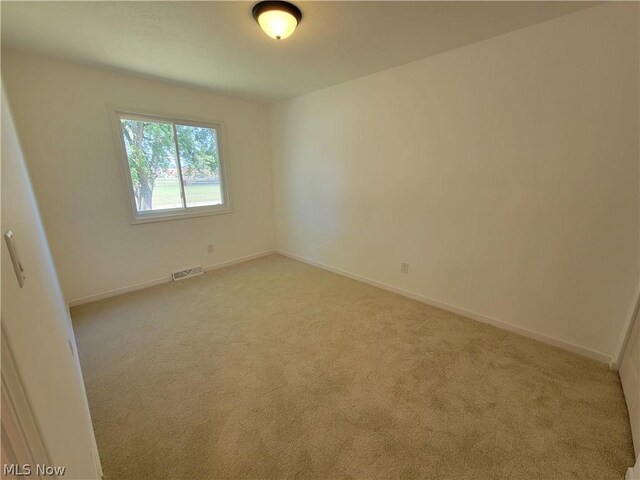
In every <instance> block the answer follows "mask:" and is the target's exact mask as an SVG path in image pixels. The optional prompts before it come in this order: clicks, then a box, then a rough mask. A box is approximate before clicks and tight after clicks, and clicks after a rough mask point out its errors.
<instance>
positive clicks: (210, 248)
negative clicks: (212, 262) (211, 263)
mask: <svg viewBox="0 0 640 480" xmlns="http://www.w3.org/2000/svg"><path fill="white" fill-rule="evenodd" d="M207 252H209V253H213V243H210V244H209V245H207Z"/></svg>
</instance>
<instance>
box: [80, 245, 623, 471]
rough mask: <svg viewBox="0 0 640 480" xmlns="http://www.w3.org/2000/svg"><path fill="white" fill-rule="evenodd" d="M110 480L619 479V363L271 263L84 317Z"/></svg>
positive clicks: (153, 292)
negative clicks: (612, 368) (616, 368)
mask: <svg viewBox="0 0 640 480" xmlns="http://www.w3.org/2000/svg"><path fill="white" fill-rule="evenodd" d="M72 315H73V320H74V325H75V332H76V335H77V340H78V347H79V350H80V357H81V363H82V369H83V373H84V377H85V382H86V386H87V391H88V395H89V403H90V406H91V413H92V416H93V422H94V426H95V431H96V435H97V439H98V447H99V450H100V456H101V459H102V465H103V468H104V473H105V479H107V480H137V479H149V480H160V479H171V480H176V479H189V480H197V479H214V478H215V479H218V478H219V479H223V478H246V479H258V478H260V479H275V478H323V479H324V478H350V479H370V478H382V477H384V478H403V479H404V478H407V479H408V478H428V479H456V480H462V479H474V480H480V479H526V480H541V479H580V480H585V479H615V480H621V479H622V478H623V477H624V473H625V470H626V467H627V466H630V465H632V464H633V461H634V458H633V449H632V443H631V433H630V429H629V420H628V417H627V411H626V407H625V403H624V399H623V396H622V390H621V387H620V384H619V380H618V377H617V375H616V374H615V373H613V372H611V371H609V369H608V367H607V366H606V365H604V364H599V363H597V362H594V361H591V360H588V359H586V358H582V357H580V356H578V355H573V354H571V353H567V352H565V351H562V350H559V349H555V348H553V347H549V346H547V345H544V344H541V343H538V342H535V341H532V340H529V339H526V338H523V337H519V336H517V335H513V334H510V333H506V332H504V331H502V330H498V329H496V328H493V327H491V326H488V325H484V324H481V323H478V322H475V321H472V320H468V319H465V318H463V317H460V316H458V315H454V314H451V313H448V312H445V311H442V310H439V309H436V308H432V307H429V306H427V305H424V304H421V303H418V302H415V301H413V300H409V299H406V298H403V297H400V296H398V295H395V294H392V293H389V292H386V291H383V290H379V289H377V288H374V287H371V286H368V285H365V284H362V283H359V282H356V281H353V280H350V279H347V278H344V277H341V276H338V275H334V274H332V273H329V272H326V271H323V270H320V269H317V268H314V267H311V266H308V265H305V264H302V263H299V262H296V261H294V260H290V259H288V258H285V257H282V256H279V255H272V256H269V257H265V258H262V259H258V260H254V261H251V262H247V263H244V264H240V265H235V266H232V267H228V268H224V269H221V270H217V271H214V272H211V273H208V274H205V275H203V276H200V277H197V278H193V279H189V280H186V281H183V282H178V283H174V284H167V285H163V286H158V287H154V288H149V289H146V290H142V291H138V292H135V293H131V294H127V295H123V296H119V297H115V298H110V299H107V300H103V301H100V302H96V303H92V304H89V305H84V306H81V307H77V308H74V309H73V310H72Z"/></svg>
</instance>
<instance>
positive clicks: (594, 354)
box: [277, 250, 611, 363]
mask: <svg viewBox="0 0 640 480" xmlns="http://www.w3.org/2000/svg"><path fill="white" fill-rule="evenodd" d="M277 253H279V254H281V255H284V256H285V257H289V258H293V259H294V260H298V261H300V262H303V263H307V264H309V265H313V266H314V267H318V268H322V269H323V270H328V271H330V272H333V273H337V274H338V275H342V276H344V277H348V278H352V279H354V280H358V281H360V282H363V283H366V284H369V285H372V286H374V287H378V288H382V289H383V290H388V291H390V292H393V293H397V294H398V295H402V296H403V297H407V298H411V299H413V300H417V301H418V302H422V303H426V304H427V305H431V306H432V307H437V308H441V309H443V310H447V311H449V312H453V313H456V314H458V315H462V316H464V317H468V318H471V319H473V320H477V321H479V322H482V323H487V324H489V325H493V326H494V327H498V328H500V329H502V330H507V331H509V332H512V333H516V334H518V335H522V336H523V337H528V338H533V339H534V340H538V341H540V342H543V343H546V344H549V345H553V346H554V347H559V348H562V349H564V350H568V351H570V352H573V353H577V354H579V355H582V356H585V357H588V358H591V359H593V360H597V361H599V362H603V363H609V362H610V361H611V356H610V355H608V354H606V353H602V352H598V351H596V350H591V349H589V348H586V347H582V346H580V345H575V344H573V343H570V342H566V341H564V340H560V339H557V338H554V337H549V336H547V335H544V334H542V333H538V332H534V331H533V330H529V329H527V328H523V327H518V326H517V325H513V324H511V323H507V322H505V321H502V320H498V319H495V318H492V317H488V316H486V315H482V314H480V313H476V312H472V311H470V310H465V309H464V308H460V307H456V306H453V305H449V304H447V303H443V302H440V301H438V300H434V299H432V298H429V297H425V296H424V295H420V294H419V293H415V292H410V291H409V290H404V289H402V288H398V287H394V286H393V285H389V284H387V283H383V282H379V281H377V280H372V279H370V278H367V277H363V276H362V275H358V274H355V273H351V272H347V271H345V270H341V269H339V268H334V267H331V266H329V265H325V264H324V263H320V262H316V261H314V260H311V259H308V258H305V257H301V256H299V255H295V254H293V253H289V252H285V251H283V250H277Z"/></svg>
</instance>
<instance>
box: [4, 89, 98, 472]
mask: <svg viewBox="0 0 640 480" xmlns="http://www.w3.org/2000/svg"><path fill="white" fill-rule="evenodd" d="M1 103H2V143H1V144H2V151H1V154H2V156H1V158H2V165H1V172H2V177H1V190H0V191H1V195H2V200H1V205H2V207H1V210H2V211H1V217H0V224H1V229H2V230H1V232H0V233H2V234H4V233H5V232H6V231H7V230H11V231H12V232H13V236H14V239H15V245H16V246H17V250H18V254H19V255H20V262H21V264H22V267H23V268H24V276H25V279H24V285H23V286H22V287H20V285H19V282H18V278H17V276H16V272H15V271H14V267H13V263H12V259H11V257H10V254H9V250H8V248H7V244H6V242H5V239H4V238H3V236H2V235H0V241H1V242H2V245H1V246H0V249H1V250H2V267H1V270H2V284H1V288H2V296H1V304H0V309H1V311H2V315H1V317H2V318H1V321H2V336H3V342H2V345H3V348H4V345H5V342H6V345H8V348H9V350H10V351H11V353H12V357H13V360H14V363H15V367H16V368H15V372H16V375H17V377H18V378H17V380H16V382H14V383H17V384H18V385H19V386H20V387H21V389H22V391H23V393H24V396H23V397H21V396H20V395H19V394H14V395H13V400H14V403H16V404H15V405H14V407H15V411H16V412H17V414H18V415H17V416H18V420H20V421H21V422H22V423H23V425H22V430H23V433H24V435H25V437H26V440H27V443H32V444H33V446H34V447H35V446H37V445H36V444H37V443H38V442H41V443H40V444H41V445H42V446H43V447H44V449H45V451H46V455H45V457H47V458H46V459H45V460H46V461H47V462H51V463H52V465H47V467H64V468H65V469H66V471H65V474H64V477H62V476H61V475H59V476H60V477H62V478H65V479H83V480H88V479H97V478H99V477H100V476H101V474H100V462H99V459H98V456H97V450H96V444H95V437H94V433H93V427H92V425H91V418H90V416H89V408H88V404H87V399H86V394H85V390H84V384H83V382H82V374H81V372H80V364H79V363H78V359H77V352H76V347H75V340H74V337H73V331H72V327H71V322H70V318H69V312H68V309H67V307H66V305H65V302H64V300H63V297H62V293H61V291H60V287H59V284H58V279H57V275H56V271H55V268H54V265H53V262H52V259H51V255H50V253H49V247H48V245H47V242H46V237H45V235H44V231H43V228H42V223H41V220H40V215H39V212H38V208H37V204H36V201H35V197H34V195H33V191H32V189H31V184H30V182H29V177H28V173H27V170H26V166H25V163H24V159H23V156H22V151H21V148H20V145H19V143H18V138H17V135H16V132H15V129H14V125H13V120H12V118H11V113H10V110H9V107H8V105H7V101H6V95H5V93H4V90H3V91H2V100H1ZM51 161H59V159H56V158H51ZM2 353H3V360H4V353H5V352H4V351H3V352H2ZM7 368H8V367H6V364H5V363H4V362H3V364H2V378H3V394H4V393H9V394H11V393H15V392H11V391H9V392H5V391H6V390H12V388H7V387H5V385H4V379H5V377H8V376H9V375H10V373H11V372H9V371H8V370H7ZM3 398H4V397H3ZM3 407H4V405H3ZM20 412H23V414H24V412H27V414H29V413H30V414H32V418H33V419H34V420H35V426H36V427H37V428H35V432H36V433H34V431H33V430H34V429H29V428H26V427H28V425H27V423H28V422H27V421H26V420H28V419H26V417H25V416H24V415H23V417H22V418H20ZM27 416H28V415H27ZM34 437H39V438H34ZM34 451H37V449H36V448H34ZM41 458H42V457H41ZM41 458H40V459H38V458H35V459H34V461H36V462H38V461H42V460H41ZM35 469H36V466H35V465H33V466H32V471H34V472H33V473H35ZM58 472H60V471H59V470H58Z"/></svg>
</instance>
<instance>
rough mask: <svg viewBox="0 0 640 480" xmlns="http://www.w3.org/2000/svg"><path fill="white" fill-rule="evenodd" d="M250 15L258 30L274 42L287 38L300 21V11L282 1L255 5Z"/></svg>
mask: <svg viewBox="0 0 640 480" xmlns="http://www.w3.org/2000/svg"><path fill="white" fill-rule="evenodd" d="M252 14H253V18H255V19H256V21H257V22H258V24H259V25H260V28H262V30H264V32H265V33H266V34H267V35H269V36H270V37H271V38H275V39H276V40H283V39H285V38H287V37H289V36H290V35H291V34H292V33H293V32H294V30H295V29H296V27H297V26H298V23H300V20H301V19H302V12H300V9H299V8H298V7H296V6H295V5H292V4H291V3H289V2H284V1H263V2H260V3H257V4H256V5H255V6H254V7H253V11H252Z"/></svg>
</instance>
